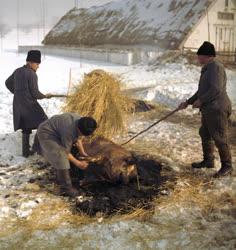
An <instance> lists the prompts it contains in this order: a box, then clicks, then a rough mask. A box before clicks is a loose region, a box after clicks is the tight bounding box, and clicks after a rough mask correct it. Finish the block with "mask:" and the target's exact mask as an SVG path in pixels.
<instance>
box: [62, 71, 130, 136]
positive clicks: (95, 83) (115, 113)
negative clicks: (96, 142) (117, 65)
mask: <svg viewBox="0 0 236 250" xmlns="http://www.w3.org/2000/svg"><path fill="white" fill-rule="evenodd" d="M121 86H122V81H121V80H120V79H119V77H118V76H116V75H113V74H110V73H107V72H105V71H103V70H94V71H92V72H90V73H89V74H87V75H85V76H84V79H83V80H82V82H80V84H78V86H76V87H75V88H74V89H73V90H72V93H71V94H70V96H69V97H68V98H67V100H66V104H65V106H64V111H66V112H76V113H79V114H81V115H82V116H91V117H93V118H94V119H95V120H96V121H97V123H98V125H99V127H98V129H97V131H96V134H95V136H104V137H106V138H112V137H113V136H114V135H119V134H121V133H123V132H125V129H126V122H127V115H128V113H129V112H130V110H132V108H133V101H132V100H130V99H129V98H128V97H127V96H125V95H124V94H123V93H122V92H121Z"/></svg>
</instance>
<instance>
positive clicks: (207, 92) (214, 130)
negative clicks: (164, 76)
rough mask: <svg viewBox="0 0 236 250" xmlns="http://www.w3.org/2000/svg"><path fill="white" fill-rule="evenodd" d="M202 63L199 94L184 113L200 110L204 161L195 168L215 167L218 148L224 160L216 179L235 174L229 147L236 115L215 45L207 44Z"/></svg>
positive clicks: (201, 53) (185, 104)
mask: <svg viewBox="0 0 236 250" xmlns="http://www.w3.org/2000/svg"><path fill="white" fill-rule="evenodd" d="M197 55H198V61H199V63H200V64H201V65H203V67H202V71H201V77H200V81H199V86H198V91H197V92H196V93H195V94H194V95H193V96H192V97H191V98H190V99H188V100H187V101H186V102H183V103H181V104H180V106H179V107H180V109H185V108H187V107H188V106H189V105H193V108H199V109H200V111H201V114H202V125H201V128H200V130H199V134H200V136H201V139H202V150H203V161H202V162H197V163H193V164H192V167H193V168H213V167H214V144H215V146H216V147H217V149H218V151H219V155H220V160H221V169H220V170H219V171H218V172H217V173H216V174H215V175H214V177H220V176H226V175H229V174H231V173H232V171H233V168H232V157H231V152H230V146H229V138H228V129H229V123H230V122H229V120H230V115H231V111H232V107H231V102H230V99H229V97H228V95H227V92H226V82H227V77H226V73H225V69H224V66H223V65H222V64H221V63H220V62H218V61H216V60H215V56H216V53H215V48H214V45H213V44H211V43H209V42H204V43H203V45H202V46H201V47H200V48H199V50H198V52H197Z"/></svg>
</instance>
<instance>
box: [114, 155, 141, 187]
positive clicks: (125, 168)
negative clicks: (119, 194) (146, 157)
mask: <svg viewBox="0 0 236 250" xmlns="http://www.w3.org/2000/svg"><path fill="white" fill-rule="evenodd" d="M109 164H110V165H111V166H112V167H111V168H110V169H111V173H112V174H111V176H112V177H113V181H114V182H119V183H124V184H128V183H129V182H130V181H132V180H133V179H136V178H137V167H136V165H135V164H133V163H132V162H130V161H129V160H127V159H117V160H114V161H112V162H110V163H109Z"/></svg>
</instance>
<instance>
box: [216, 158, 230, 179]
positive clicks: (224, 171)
mask: <svg viewBox="0 0 236 250" xmlns="http://www.w3.org/2000/svg"><path fill="white" fill-rule="evenodd" d="M232 173H233V167H232V163H231V162H222V165H221V168H220V170H219V171H218V172H217V173H216V174H214V175H213V177H214V178H220V177H224V176H229V175H231V174H232Z"/></svg>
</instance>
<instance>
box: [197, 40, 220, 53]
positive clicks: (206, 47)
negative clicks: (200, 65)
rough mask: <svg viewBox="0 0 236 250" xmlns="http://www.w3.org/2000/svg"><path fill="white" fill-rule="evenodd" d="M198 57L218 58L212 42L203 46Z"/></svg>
mask: <svg viewBox="0 0 236 250" xmlns="http://www.w3.org/2000/svg"><path fill="white" fill-rule="evenodd" d="M197 55H204V56H214V57H215V56H216V51H215V47H214V45H213V44H212V43H210V42H204V43H203V44H202V46H201V47H200V48H199V49H198V51H197Z"/></svg>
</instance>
